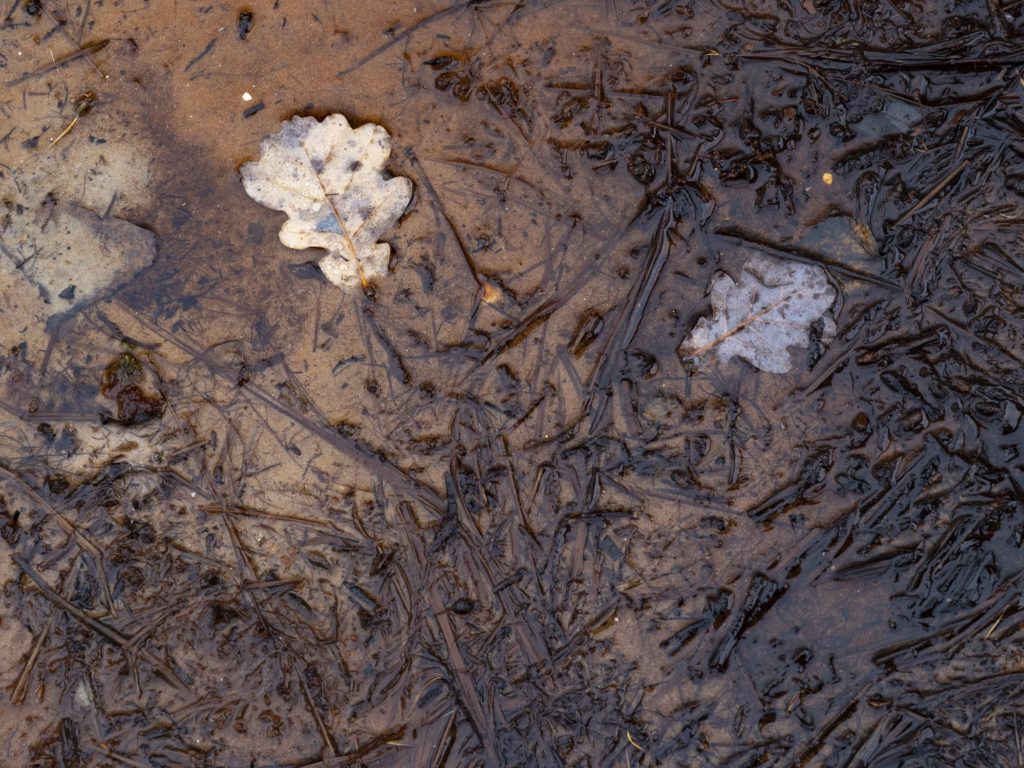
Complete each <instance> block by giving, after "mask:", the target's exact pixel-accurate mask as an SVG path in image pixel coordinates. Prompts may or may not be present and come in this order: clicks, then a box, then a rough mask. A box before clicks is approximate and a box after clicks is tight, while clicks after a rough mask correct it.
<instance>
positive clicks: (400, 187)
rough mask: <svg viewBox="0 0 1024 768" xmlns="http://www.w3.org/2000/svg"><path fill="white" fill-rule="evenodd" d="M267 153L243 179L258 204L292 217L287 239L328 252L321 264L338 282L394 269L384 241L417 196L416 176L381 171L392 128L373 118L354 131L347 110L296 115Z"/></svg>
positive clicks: (271, 139)
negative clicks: (320, 119)
mask: <svg viewBox="0 0 1024 768" xmlns="http://www.w3.org/2000/svg"><path fill="white" fill-rule="evenodd" d="M260 153H261V154H260V159H259V161H258V162H251V163H246V164H245V165H243V166H242V169H241V173H242V184H243V186H244V187H245V191H246V192H247V193H248V194H249V197H251V198H252V199H253V200H255V201H256V202H258V203H262V204H263V205H265V206H267V207H268V208H273V209H275V210H278V211H284V212H285V213H287V214H288V221H286V222H285V223H284V225H283V226H282V227H281V232H280V234H279V236H280V238H281V242H282V243H284V244H285V245H286V246H288V247H289V248H300V249H301V248H324V249H326V250H327V252H328V253H327V255H326V256H324V257H323V258H322V259H321V260H320V268H321V269H322V270H323V272H324V274H325V275H326V276H327V279H328V280H330V281H331V282H332V283H334V284H335V285H337V286H339V287H349V286H354V285H358V284H359V283H360V282H365V281H366V279H367V278H369V277H372V276H373V275H381V274H384V273H385V272H386V271H387V266H388V257H389V256H390V254H391V246H389V245H388V244H387V243H378V242H377V240H378V239H379V238H380V237H381V236H382V235H383V234H384V232H386V231H387V230H388V228H389V227H391V226H392V225H393V224H394V223H395V221H397V220H398V217H399V216H401V215H402V212H403V211H405V207H406V206H407V205H408V204H409V200H410V198H411V197H412V182H411V181H409V179H406V178H403V177H401V176H399V177H395V178H391V179H385V178H384V176H383V174H382V173H381V171H383V169H384V164H385V163H386V162H387V159H388V157H389V156H390V155H391V142H390V139H389V138H388V133H387V131H385V130H384V129H383V128H381V127H380V126H379V125H374V124H373V123H367V124H365V125H361V126H359V128H357V129H355V130H352V128H351V126H349V124H348V121H347V120H346V119H345V117H344V116H343V115H329V116H328V117H325V118H324V120H323V122H317V120H316V118H313V117H295V118H292V119H291V120H289V121H287V122H285V123H283V124H282V126H281V130H280V131H279V132H278V133H276V134H274V135H272V136H268V137H267V138H265V139H264V140H263V142H262V143H261V144H260Z"/></svg>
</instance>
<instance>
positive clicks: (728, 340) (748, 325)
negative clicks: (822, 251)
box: [680, 254, 836, 373]
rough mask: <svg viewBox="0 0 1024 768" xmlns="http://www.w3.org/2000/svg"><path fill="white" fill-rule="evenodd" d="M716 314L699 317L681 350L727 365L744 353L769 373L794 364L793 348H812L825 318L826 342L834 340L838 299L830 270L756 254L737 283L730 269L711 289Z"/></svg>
mask: <svg viewBox="0 0 1024 768" xmlns="http://www.w3.org/2000/svg"><path fill="white" fill-rule="evenodd" d="M708 293H709V295H710V297H711V306H712V308H713V311H714V314H713V316H712V317H711V318H706V317H704V318H701V319H700V320H698V321H697V324H696V325H695V326H694V328H693V331H692V332H691V333H690V336H689V338H687V340H686V341H685V342H683V344H682V346H681V347H680V350H681V351H682V352H683V354H684V355H686V356H692V357H695V358H704V357H706V356H707V355H710V354H714V355H716V356H717V357H718V360H719V361H720V362H722V363H727V362H728V361H729V360H731V359H732V358H734V357H740V358H743V359H744V360H746V361H747V362H748V363H750V364H751V365H753V366H754V367H756V368H760V369H761V370H762V371H767V372H769V373H786V372H788V371H789V370H790V369H791V368H792V367H793V365H794V359H793V358H794V354H793V352H792V351H791V350H793V349H794V348H796V349H801V348H806V347H808V346H810V343H811V327H812V325H813V324H814V323H817V322H819V321H820V322H821V324H822V325H821V334H820V337H821V340H822V341H823V342H824V341H827V340H829V339H831V338H832V337H833V336H834V335H835V332H836V326H835V322H834V321H833V320H832V318H831V317H829V316H828V312H829V310H830V308H831V307H832V304H833V302H834V301H835V299H836V291H835V289H834V288H833V287H832V286H831V285H830V284H829V282H828V276H827V275H826V273H825V270H824V269H822V268H821V267H818V266H815V265H813V264H802V263H799V262H789V261H781V260H778V259H773V258H771V257H769V256H766V255H763V254H755V255H753V256H752V257H751V258H750V260H749V261H747V263H746V264H744V266H743V269H742V270H741V272H740V275H739V279H738V280H736V281H734V280H733V279H732V278H731V277H729V275H727V274H725V273H724V272H719V273H717V274H716V275H715V276H714V277H713V278H712V280H711V285H710V288H709V291H708Z"/></svg>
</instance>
